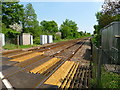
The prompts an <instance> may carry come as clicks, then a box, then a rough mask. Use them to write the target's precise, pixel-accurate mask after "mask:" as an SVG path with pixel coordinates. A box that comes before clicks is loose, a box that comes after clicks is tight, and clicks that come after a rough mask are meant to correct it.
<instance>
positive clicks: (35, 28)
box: [22, 3, 41, 38]
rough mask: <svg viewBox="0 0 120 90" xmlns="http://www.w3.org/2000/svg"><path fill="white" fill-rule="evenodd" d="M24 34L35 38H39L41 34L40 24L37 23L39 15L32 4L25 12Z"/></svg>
mask: <svg viewBox="0 0 120 90" xmlns="http://www.w3.org/2000/svg"><path fill="white" fill-rule="evenodd" d="M23 18H24V20H23V23H22V25H23V32H24V33H31V34H32V35H33V36H34V38H35V37H38V36H39V34H40V33H41V27H40V26H39V22H38V21H37V15H36V13H35V10H34V9H33V6H32V4H30V3H29V4H27V5H26V7H25V10H24V16H23Z"/></svg>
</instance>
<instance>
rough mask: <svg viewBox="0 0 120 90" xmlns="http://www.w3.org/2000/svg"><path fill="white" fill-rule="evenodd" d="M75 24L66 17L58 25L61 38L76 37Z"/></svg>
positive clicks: (76, 28)
mask: <svg viewBox="0 0 120 90" xmlns="http://www.w3.org/2000/svg"><path fill="white" fill-rule="evenodd" d="M77 30H78V27H77V24H76V23H75V22H74V21H72V20H69V19H66V20H65V21H64V22H63V24H62V25H61V26H60V31H61V33H62V38H63V39H64V38H77V35H78V32H77Z"/></svg>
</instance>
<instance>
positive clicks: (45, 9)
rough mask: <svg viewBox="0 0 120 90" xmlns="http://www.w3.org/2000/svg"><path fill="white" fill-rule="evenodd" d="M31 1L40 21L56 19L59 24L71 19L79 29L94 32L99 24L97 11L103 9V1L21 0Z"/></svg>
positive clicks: (23, 2)
mask: <svg viewBox="0 0 120 90" xmlns="http://www.w3.org/2000/svg"><path fill="white" fill-rule="evenodd" d="M64 1H65V0H64ZM28 3H31V4H32V5H33V8H34V10H35V13H36V14H37V20H38V21H39V22H41V21H43V20H46V21H51V20H54V21H55V22H56V23H57V24H58V26H59V27H60V25H61V24H62V23H63V21H65V19H69V20H72V21H74V22H75V23H76V24H77V26H78V28H79V29H78V31H86V32H88V33H93V31H94V28H93V26H94V25H95V24H97V21H96V17H95V13H97V12H98V11H100V10H101V6H102V4H103V2H98V1H94V2H87V1H86V2H82V1H81V2H71V1H69V2H53V1H51V2H47V1H46V2H41V1H40V2H39V0H38V1H36V2H35V1H34V2H31V1H29V2H26V1H21V2H20V4H23V5H26V4H28Z"/></svg>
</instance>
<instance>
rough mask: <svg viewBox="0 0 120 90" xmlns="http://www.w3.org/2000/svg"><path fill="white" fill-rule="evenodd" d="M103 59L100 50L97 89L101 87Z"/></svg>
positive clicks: (99, 50)
mask: <svg viewBox="0 0 120 90" xmlns="http://www.w3.org/2000/svg"><path fill="white" fill-rule="evenodd" d="M101 57H102V49H101V48H99V49H98V66H97V87H100V86H101V64H102V63H101V60H102V59H101Z"/></svg>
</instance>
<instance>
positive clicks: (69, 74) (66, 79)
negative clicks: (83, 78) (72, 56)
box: [60, 64, 76, 88]
mask: <svg viewBox="0 0 120 90" xmlns="http://www.w3.org/2000/svg"><path fill="white" fill-rule="evenodd" d="M75 65H76V64H74V65H73V66H72V68H71V69H70V71H69V72H68V74H67V76H66V77H65V78H64V80H63V81H62V84H61V86H60V88H64V87H65V85H66V83H67V81H68V79H70V76H71V74H72V72H73V70H74V68H75Z"/></svg>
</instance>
